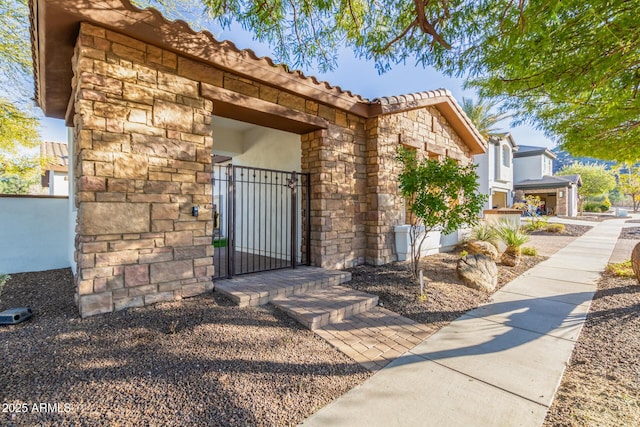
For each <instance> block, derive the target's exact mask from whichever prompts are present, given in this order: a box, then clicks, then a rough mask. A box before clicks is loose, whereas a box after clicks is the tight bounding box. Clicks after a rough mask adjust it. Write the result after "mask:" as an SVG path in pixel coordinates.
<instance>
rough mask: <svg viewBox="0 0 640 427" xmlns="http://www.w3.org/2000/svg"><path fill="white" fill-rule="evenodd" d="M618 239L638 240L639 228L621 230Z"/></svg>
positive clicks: (639, 236)
mask: <svg viewBox="0 0 640 427" xmlns="http://www.w3.org/2000/svg"><path fill="white" fill-rule="evenodd" d="M627 222H629V221H627ZM620 239H629V240H638V239H640V227H628V228H623V229H622V232H621V233H620Z"/></svg>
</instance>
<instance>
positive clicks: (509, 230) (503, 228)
mask: <svg viewBox="0 0 640 427" xmlns="http://www.w3.org/2000/svg"><path fill="white" fill-rule="evenodd" d="M495 232H496V235H497V236H498V238H499V239H500V240H502V241H503V242H504V244H505V245H507V249H505V251H504V253H503V254H502V257H501V258H500V261H501V262H502V264H504V265H508V266H510V267H515V266H516V265H518V264H519V263H520V257H521V253H520V247H521V246H522V245H524V244H525V243H527V242H528V241H529V236H527V235H526V234H525V233H523V232H522V230H520V227H518V225H517V224H514V223H511V222H507V221H502V222H500V224H498V226H497V227H496V228H495Z"/></svg>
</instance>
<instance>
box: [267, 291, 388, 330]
mask: <svg viewBox="0 0 640 427" xmlns="http://www.w3.org/2000/svg"><path fill="white" fill-rule="evenodd" d="M271 303H272V304H273V305H275V306H276V307H278V308H279V309H281V310H283V311H284V312H286V313H287V314H288V315H289V316H291V317H293V318H294V319H296V320H297V321H298V322H300V323H301V324H302V325H304V326H305V327H307V328H309V329H311V330H315V329H318V328H321V327H323V326H326V325H328V324H330V323H335V322H339V321H341V320H342V319H345V318H348V317H350V316H353V315H356V314H359V313H362V312H365V311H367V310H370V309H371V308H373V307H375V306H377V305H378V296H377V295H371V294H367V293H364V292H360V291H356V290H353V289H351V288H347V287H344V286H337V285H336V286H331V287H328V288H322V289H316V290H311V291H308V292H305V293H303V294H295V295H288V296H282V297H277V298H274V299H273V300H271Z"/></svg>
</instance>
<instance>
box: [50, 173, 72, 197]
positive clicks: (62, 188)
mask: <svg viewBox="0 0 640 427" xmlns="http://www.w3.org/2000/svg"><path fill="white" fill-rule="evenodd" d="M52 175H53V177H52V180H51V181H49V182H50V183H49V194H50V195H51V196H68V195H69V180H68V178H67V174H66V173H64V172H53V174H52Z"/></svg>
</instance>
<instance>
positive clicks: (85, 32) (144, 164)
mask: <svg viewBox="0 0 640 427" xmlns="http://www.w3.org/2000/svg"><path fill="white" fill-rule="evenodd" d="M72 62H73V69H74V74H75V77H74V81H73V85H74V90H75V91H74V96H75V98H74V100H73V102H74V107H75V115H74V125H75V150H74V152H75V153H76V154H75V159H74V163H75V168H74V170H75V176H76V186H77V187H76V191H77V197H76V206H77V209H78V224H77V230H76V231H77V233H76V262H77V266H78V269H77V277H76V297H77V302H78V307H79V310H80V314H81V315H82V316H83V317H84V316H90V315H94V314H98V313H105V312H111V311H113V310H120V309H123V308H126V307H132V306H141V305H145V304H150V303H155V302H158V301H168V300H174V299H180V298H182V297H188V296H192V295H196V294H199V293H202V292H204V291H206V290H210V289H212V288H213V283H212V281H211V276H212V275H213V258H212V255H213V246H212V245H211V243H212V242H211V235H212V226H213V224H212V221H211V184H210V174H211V144H212V137H211V111H212V108H213V105H212V102H211V101H208V100H205V99H203V98H201V97H200V93H199V83H198V82H197V81H194V80H191V79H188V78H184V77H181V76H178V75H177V67H178V57H177V56H176V55H175V54H173V53H171V52H168V51H165V50H161V49H159V48H156V47H153V46H150V45H147V44H145V43H142V42H140V41H137V40H134V39H131V38H129V37H125V36H123V35H121V34H118V33H114V32H112V31H109V30H105V29H103V28H100V27H96V26H94V25H90V24H87V23H83V24H82V25H81V29H80V34H79V36H78V40H77V44H76V49H75V54H74V58H73V61H72ZM194 205H198V206H199V207H200V214H199V216H198V217H197V218H196V217H194V216H192V215H191V209H192V207H193V206H194Z"/></svg>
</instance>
